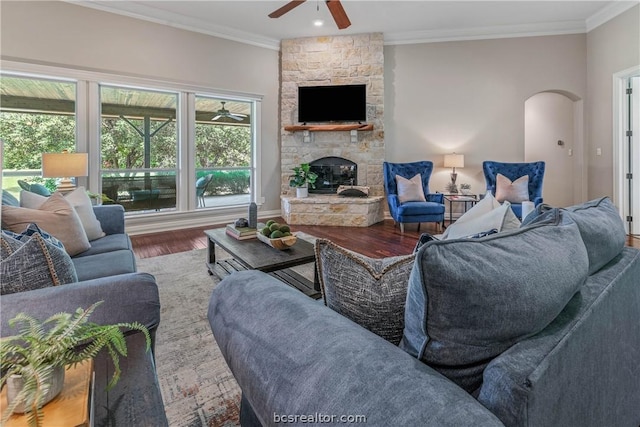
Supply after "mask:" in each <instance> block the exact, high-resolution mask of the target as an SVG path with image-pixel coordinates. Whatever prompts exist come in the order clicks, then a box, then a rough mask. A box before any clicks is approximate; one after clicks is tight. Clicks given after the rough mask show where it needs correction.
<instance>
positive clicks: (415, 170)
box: [383, 161, 444, 233]
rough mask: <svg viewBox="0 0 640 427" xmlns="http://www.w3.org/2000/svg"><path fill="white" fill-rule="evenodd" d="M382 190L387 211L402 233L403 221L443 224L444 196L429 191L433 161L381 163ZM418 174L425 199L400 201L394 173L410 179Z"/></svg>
mask: <svg viewBox="0 0 640 427" xmlns="http://www.w3.org/2000/svg"><path fill="white" fill-rule="evenodd" d="M383 171H384V190H385V192H386V193H387V203H389V212H390V213H391V216H392V217H393V220H394V221H395V222H396V223H399V224H400V231H401V232H402V233H404V224H405V223H415V222H417V223H418V230H420V223H421V222H436V223H438V225H440V224H443V225H444V196H443V195H442V194H430V193H429V178H430V177H431V172H432V171H433V162H430V161H421V162H412V163H389V162H384V163H383ZM417 174H420V177H421V179H422V189H423V191H424V196H425V199H426V201H406V202H404V203H401V202H400V198H399V197H398V185H397V182H396V175H399V176H401V177H403V178H406V179H411V178H413V177H415V176H416V175H417Z"/></svg>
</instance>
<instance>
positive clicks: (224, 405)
mask: <svg viewBox="0 0 640 427" xmlns="http://www.w3.org/2000/svg"><path fill="white" fill-rule="evenodd" d="M298 236H299V237H300V238H304V239H305V240H308V241H311V242H313V241H314V240H315V238H314V237H313V236H310V235H307V234H304V233H300V234H298ZM206 256H207V250H206V249H198V250H193V251H189V252H181V253H177V254H172V255H163V256H158V257H153V258H145V259H138V260H137V265H138V271H142V272H146V273H150V274H152V275H154V276H155V278H156V281H157V283H158V289H159V292H160V304H161V312H160V327H159V328H158V331H157V334H156V364H157V370H158V379H159V382H160V388H161V391H162V399H163V401H164V405H165V411H166V413H167V418H168V420H169V425H170V426H171V427H204V426H208V427H214V426H216V427H217V426H220V427H230V426H238V425H240V423H239V413H240V388H239V387H238V384H237V383H236V381H235V379H234V378H233V375H232V374H231V371H230V370H229V367H228V366H227V364H226V362H225V360H224V358H223V357H222V354H221V353H220V350H219V348H218V346H217V344H216V342H215V339H214V338H213V334H212V333H211V329H210V327H209V322H208V320H207V307H208V304H209V297H210V296H211V291H213V289H214V288H215V286H216V285H217V284H218V283H219V280H218V279H217V277H215V276H210V275H209V273H208V272H207V268H206V265H205V260H206ZM228 257H229V255H228V254H227V253H226V252H224V251H222V250H219V249H218V248H216V258H218V259H223V258H228ZM296 270H297V271H298V272H299V273H300V274H303V275H304V276H307V277H309V278H312V277H313V264H307V265H304V266H301V267H298V268H296ZM284 286H286V285H284Z"/></svg>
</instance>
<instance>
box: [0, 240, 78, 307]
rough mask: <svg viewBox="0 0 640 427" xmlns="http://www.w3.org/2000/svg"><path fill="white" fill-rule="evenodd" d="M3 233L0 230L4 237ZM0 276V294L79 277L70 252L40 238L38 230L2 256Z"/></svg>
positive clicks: (47, 285) (28, 289) (61, 283)
mask: <svg viewBox="0 0 640 427" xmlns="http://www.w3.org/2000/svg"><path fill="white" fill-rule="evenodd" d="M4 237H5V235H4V233H3V240H5V239H4ZM6 240H9V238H7V239H6ZM0 277H2V281H1V282H0V295H6V294H12V293H15V292H24V291H30V290H34V289H41V288H47V287H49V286H58V285H64V284H65V283H72V282H77V281H78V275H77V274H76V269H75V266H74V265H73V262H72V261H71V257H69V254H67V252H66V251H65V250H63V249H60V248H59V247H57V246H54V245H52V244H51V243H49V242H48V241H46V240H45V239H43V238H42V236H40V234H38V233H35V234H34V235H33V236H31V238H30V239H29V240H28V241H27V242H25V243H24V244H23V245H22V246H20V247H19V248H17V249H16V250H15V251H14V252H13V253H11V254H10V255H9V256H8V257H6V258H5V257H3V258H2V261H1V262H0Z"/></svg>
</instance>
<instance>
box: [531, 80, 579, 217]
mask: <svg viewBox="0 0 640 427" xmlns="http://www.w3.org/2000/svg"><path fill="white" fill-rule="evenodd" d="M573 104H574V102H573V101H572V100H571V99H569V98H568V97H566V96H565V95H560V94H558V93H551V92H543V93H538V94H536V95H534V96H532V97H531V98H529V99H527V101H526V102H525V114H524V117H525V118H524V134H525V149H524V161H525V162H530V161H538V160H542V161H544V162H545V174H544V180H543V181H542V183H543V184H542V194H543V197H544V202H545V203H548V204H550V205H552V206H571V205H573V204H574V203H577V202H578V200H574V188H573V180H572V179H567V177H571V176H574V173H573V169H574V159H575V158H576V157H575V156H574V152H575V149H574V128H573V127H574V117H573V116H574V105H573ZM558 141H562V145H560V144H558Z"/></svg>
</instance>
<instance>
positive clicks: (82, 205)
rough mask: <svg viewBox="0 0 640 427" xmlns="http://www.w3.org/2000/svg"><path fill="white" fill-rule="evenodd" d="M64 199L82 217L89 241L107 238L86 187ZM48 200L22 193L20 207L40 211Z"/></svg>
mask: <svg viewBox="0 0 640 427" xmlns="http://www.w3.org/2000/svg"><path fill="white" fill-rule="evenodd" d="M64 198H65V199H66V200H67V201H68V202H69V203H70V204H71V206H73V208H74V210H75V211H76V213H77V214H78V216H79V217H80V222H82V228H83V229H84V232H85V233H86V234H87V238H88V239H89V240H95V239H99V238H101V237H104V236H105V233H104V232H103V231H102V226H101V225H100V221H98V219H97V218H96V214H95V213H94V212H93V205H92V204H91V199H89V196H88V195H87V191H86V190H85V189H84V187H78V188H76V189H75V190H73V191H71V192H70V193H67V194H65V195H64ZM47 199H48V197H44V196H40V195H39V194H35V193H32V192H29V191H21V192H20V206H22V207H23V208H29V209H39V208H40V206H42V204H43V203H44V202H45V201H47Z"/></svg>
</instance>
